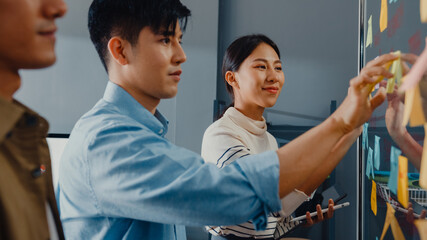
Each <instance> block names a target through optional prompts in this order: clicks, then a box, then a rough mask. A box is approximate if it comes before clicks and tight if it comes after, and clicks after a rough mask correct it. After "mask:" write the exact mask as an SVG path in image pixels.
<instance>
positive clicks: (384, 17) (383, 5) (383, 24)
mask: <svg viewBox="0 0 427 240" xmlns="http://www.w3.org/2000/svg"><path fill="white" fill-rule="evenodd" d="M387 18H388V13H387V0H381V13H380V31H381V32H383V31H384V30H385V29H386V28H387V20H388V19H387Z"/></svg>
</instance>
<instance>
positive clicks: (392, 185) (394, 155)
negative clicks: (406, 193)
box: [387, 146, 402, 194]
mask: <svg viewBox="0 0 427 240" xmlns="http://www.w3.org/2000/svg"><path fill="white" fill-rule="evenodd" d="M401 153H402V152H401V151H400V150H399V149H397V148H395V147H393V146H392V147H391V151H390V177H389V178H388V184H387V186H388V188H389V189H390V191H391V192H392V193H394V194H397V179H398V174H399V155H400V154H401Z"/></svg>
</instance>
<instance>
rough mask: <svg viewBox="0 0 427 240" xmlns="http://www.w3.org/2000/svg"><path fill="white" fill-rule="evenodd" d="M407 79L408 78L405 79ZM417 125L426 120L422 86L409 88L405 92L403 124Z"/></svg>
mask: <svg viewBox="0 0 427 240" xmlns="http://www.w3.org/2000/svg"><path fill="white" fill-rule="evenodd" d="M405 81H406V80H405ZM408 122H409V126H411V127H415V126H420V125H423V124H424V123H425V122H426V119H425V117H424V112H423V107H422V99H421V94H420V87H419V86H418V85H417V86H416V87H415V88H411V89H408V90H407V91H406V93H405V109H404V110H403V120H402V125H403V126H406V125H407V124H408Z"/></svg>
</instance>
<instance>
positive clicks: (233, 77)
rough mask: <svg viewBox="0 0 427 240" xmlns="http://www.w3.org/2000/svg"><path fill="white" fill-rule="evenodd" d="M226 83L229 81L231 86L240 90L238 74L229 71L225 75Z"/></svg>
mask: <svg viewBox="0 0 427 240" xmlns="http://www.w3.org/2000/svg"><path fill="white" fill-rule="evenodd" d="M225 81H227V82H228V84H229V85H230V86H232V87H236V88H239V83H238V82H237V79H236V74H235V73H234V72H232V71H227V72H226V73H225Z"/></svg>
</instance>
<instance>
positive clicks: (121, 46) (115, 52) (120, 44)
mask: <svg viewBox="0 0 427 240" xmlns="http://www.w3.org/2000/svg"><path fill="white" fill-rule="evenodd" d="M127 45H128V42H127V41H125V40H124V39H122V38H120V37H112V38H111V39H110V41H108V51H109V52H110V55H111V60H113V61H115V62H117V63H118V64H120V65H126V64H128V63H129V59H128V58H129V56H127V51H126V46H127Z"/></svg>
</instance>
